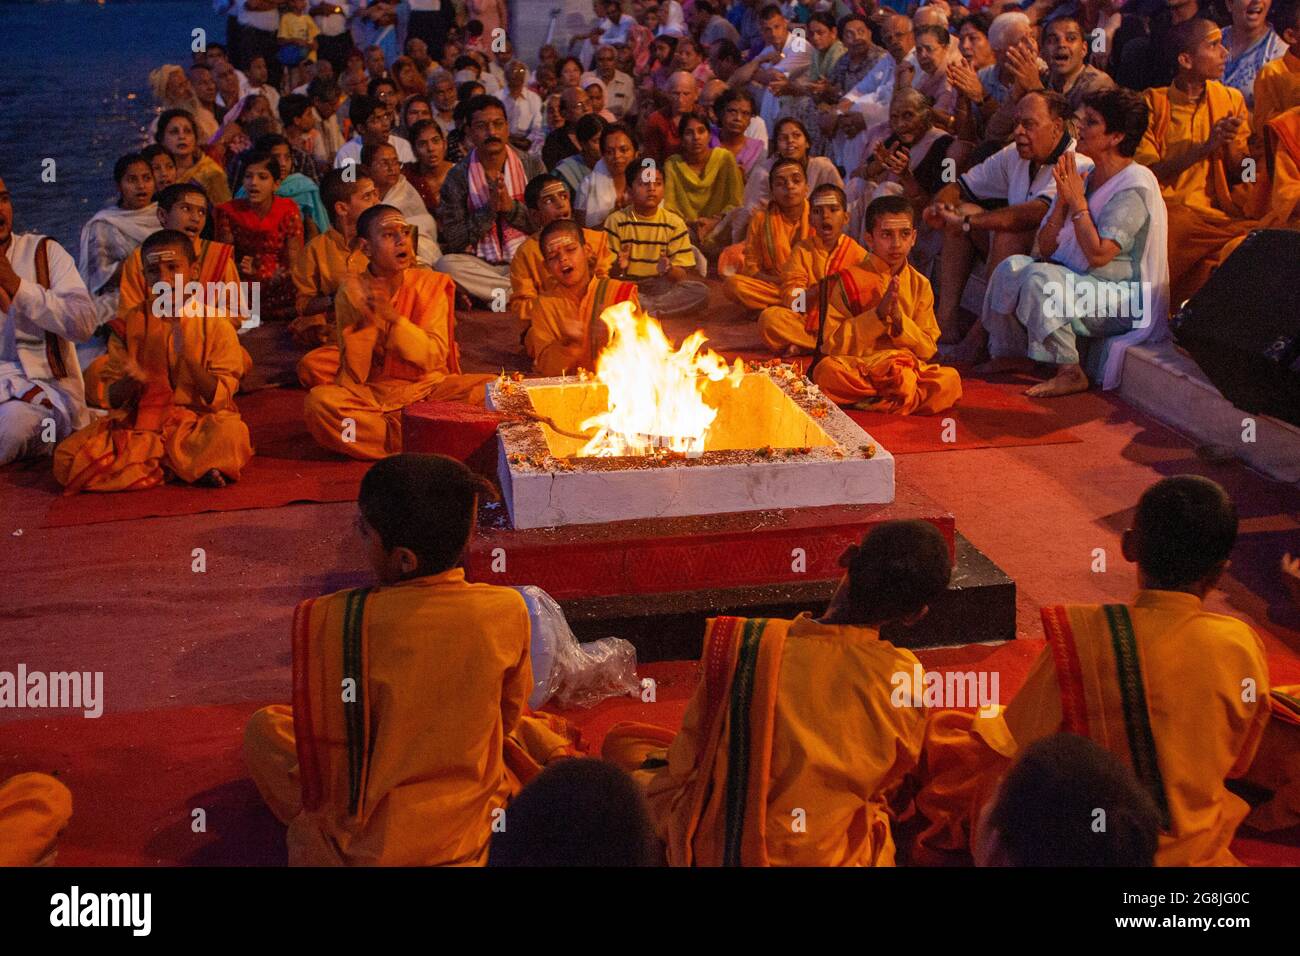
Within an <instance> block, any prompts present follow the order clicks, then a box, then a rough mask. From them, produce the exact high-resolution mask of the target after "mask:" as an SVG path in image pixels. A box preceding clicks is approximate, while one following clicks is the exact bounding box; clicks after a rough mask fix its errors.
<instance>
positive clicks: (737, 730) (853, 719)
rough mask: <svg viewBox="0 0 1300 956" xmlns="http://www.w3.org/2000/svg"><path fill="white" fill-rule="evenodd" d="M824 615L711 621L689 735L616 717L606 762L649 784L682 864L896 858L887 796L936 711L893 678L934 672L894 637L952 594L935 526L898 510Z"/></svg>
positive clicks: (855, 550) (857, 555) (855, 553)
mask: <svg viewBox="0 0 1300 956" xmlns="http://www.w3.org/2000/svg"><path fill="white" fill-rule="evenodd" d="M841 563H842V564H843V565H844V566H845V567H846V569H847V573H846V574H845V576H844V579H843V581H841V583H840V586H839V589H838V590H837V591H836V593H835V596H834V597H833V598H832V599H831V603H830V607H828V608H827V610H826V613H825V614H824V615H823V616H822V617H821V618H820V619H814V618H812V617H811V616H809V615H807V614H801V615H799V617H797V618H795V619H794V620H793V621H781V620H774V619H763V618H757V619H743V618H734V617H723V618H715V619H712V620H710V622H709V624H708V628H707V630H706V631H705V636H704V656H703V659H702V660H701V662H700V670H701V679H700V685H699V687H697V688H696V691H695V694H694V695H693V696H692V697H691V701H690V703H689V704H688V705H687V709H686V716H685V718H684V719H683V721H682V728H681V731H680V732H678V733H677V734H676V735H674V734H673V733H672V732H671V731H667V730H664V729H663V728H658V727H654V726H651V725H648V724H634V723H622V724H617V725H615V726H614V727H613V728H612V729H611V730H610V732H609V734H608V736H607V737H606V738H605V744H604V747H603V753H602V755H603V756H604V757H605V759H607V760H610V761H611V762H613V763H616V764H618V765H619V766H622V767H623V768H624V769H626V770H628V771H630V772H632V773H633V775H634V776H635V777H637V778H638V780H640V781H641V782H642V783H643V784H644V785H645V786H646V788H647V790H646V793H647V798H648V800H649V803H650V815H651V818H652V819H653V820H654V824H655V829H656V832H657V833H658V835H659V837H660V839H662V840H663V841H664V843H665V844H666V849H667V855H668V863H669V864H670V865H672V866H692V865H694V866H892V865H893V864H894V840H893V835H892V830H891V817H892V812H891V810H890V807H889V798H890V795H891V793H892V791H893V790H894V788H895V787H896V786H897V784H899V783H900V782H901V781H902V779H903V777H904V776H905V775H906V774H908V773H909V772H910V771H911V770H912V768H913V767H914V766H915V764H916V761H917V758H918V756H919V754H920V747H921V740H922V737H923V732H924V726H925V713H924V710H923V708H921V707H920V706H919V705H917V706H911V705H910V704H908V705H904V706H899V705H897V704H896V703H895V700H894V698H895V696H896V695H895V693H894V688H895V687H897V686H898V685H899V683H900V681H899V675H902V677H904V678H905V679H906V680H907V681H911V680H912V675H914V673H915V672H916V671H917V670H919V669H920V667H921V665H920V662H919V661H917V659H916V657H915V656H914V655H913V654H912V653H911V652H910V651H906V650H903V649H901V648H897V647H894V646H893V645H892V644H889V643H888V642H887V641H883V640H881V638H880V629H881V627H883V626H884V625H885V624H888V623H891V622H899V623H903V624H913V623H915V622H916V621H918V620H920V619H921V618H922V617H923V616H924V615H925V613H926V611H927V610H928V607H929V605H930V603H931V602H932V601H934V600H935V599H937V598H938V597H939V596H940V595H942V594H943V593H944V590H945V589H946V588H947V586H948V580H949V577H950V575H951V572H952V561H951V557H950V555H949V552H948V544H947V542H946V541H944V539H943V536H942V535H941V534H940V533H939V531H938V529H936V528H935V527H934V525H932V524H929V523H927V522H923V521H889V522H885V523H884V524H881V525H879V526H877V527H876V528H873V529H872V530H871V531H870V532H869V533H868V534H867V535H866V537H865V538H864V539H863V541H862V545H861V546H860V547H852V548H849V549H848V551H847V552H846V553H845V555H844V557H843V559H842V562H841Z"/></svg>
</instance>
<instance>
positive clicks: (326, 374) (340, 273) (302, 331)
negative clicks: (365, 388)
mask: <svg viewBox="0 0 1300 956" xmlns="http://www.w3.org/2000/svg"><path fill="white" fill-rule="evenodd" d="M368 265H370V260H369V259H368V258H367V257H366V254H365V253H364V252H362V251H361V250H359V249H352V248H350V247H349V246H348V242H347V240H346V239H344V238H343V233H341V232H339V231H338V230H337V229H330V230H329V231H328V232H324V233H321V234H320V235H319V236H316V237H315V238H313V239H312V240H311V241H310V242H308V243H307V244H306V245H305V246H303V247H302V252H301V253H300V254H299V255H298V258H297V259H296V260H294V262H293V268H292V269H291V273H290V274H291V275H292V276H293V285H294V289H295V290H296V292H297V298H296V300H295V303H294V306H295V308H296V309H297V310H298V317H297V318H296V319H294V320H293V322H291V323H290V324H289V329H290V331H291V332H292V333H293V336H294V338H295V339H296V340H297V341H298V342H300V343H302V344H303V345H308V346H315V347H314V348H312V350H311V351H310V352H308V353H307V354H306V355H304V356H303V357H302V358H301V359H300V360H299V361H298V381H299V382H301V383H302V387H303V388H314V387H315V386H317V385H328V384H329V383H330V382H332V381H334V379H335V377H336V376H337V375H338V371H339V348H338V342H337V341H336V338H335V328H334V319H333V316H331V315H329V314H328V313H325V312H314V313H306V312H304V311H303V309H305V308H306V306H307V303H309V302H310V301H311V300H312V299H315V298H318V297H320V296H323V295H335V294H337V293H338V291H339V286H341V285H342V284H343V280H344V279H345V278H347V276H348V275H354V274H357V273H360V272H363V271H365V269H366V267H367V266H368Z"/></svg>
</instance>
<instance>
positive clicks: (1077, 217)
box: [1070, 206, 1088, 222]
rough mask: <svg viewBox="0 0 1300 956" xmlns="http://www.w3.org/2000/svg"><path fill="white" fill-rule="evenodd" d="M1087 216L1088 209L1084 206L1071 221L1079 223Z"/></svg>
mask: <svg viewBox="0 0 1300 956" xmlns="http://www.w3.org/2000/svg"><path fill="white" fill-rule="evenodd" d="M1086 215H1088V207H1087V206H1084V207H1083V208H1082V209H1080V210H1079V211H1078V212H1076V213H1075V214H1074V215H1073V216H1071V217H1070V221H1071V222H1078V221H1079V219H1080V218H1081V217H1083V216H1086Z"/></svg>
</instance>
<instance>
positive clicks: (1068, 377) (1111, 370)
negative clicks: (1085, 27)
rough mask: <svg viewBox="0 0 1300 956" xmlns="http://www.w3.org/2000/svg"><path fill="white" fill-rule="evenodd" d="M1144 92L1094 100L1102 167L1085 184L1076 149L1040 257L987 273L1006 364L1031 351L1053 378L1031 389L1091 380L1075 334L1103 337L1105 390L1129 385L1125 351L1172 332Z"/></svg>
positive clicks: (999, 363)
mask: <svg viewBox="0 0 1300 956" xmlns="http://www.w3.org/2000/svg"><path fill="white" fill-rule="evenodd" d="M1147 121H1148V110H1147V106H1146V101H1145V100H1144V99H1143V97H1142V96H1141V94H1139V93H1134V92H1133V91H1131V90H1126V89H1112V90H1103V91H1100V92H1096V93H1092V94H1090V95H1088V96H1087V97H1085V98H1084V101H1083V119H1082V122H1081V123H1080V128H1079V137H1078V151H1079V152H1081V153H1083V154H1084V155H1085V156H1088V157H1089V158H1091V159H1092V161H1093V163H1094V164H1095V166H1094V168H1093V170H1092V172H1090V173H1089V174H1088V176H1087V179H1086V180H1085V179H1084V178H1083V177H1081V176H1080V175H1079V172H1078V170H1077V168H1076V164H1075V161H1074V154H1073V153H1072V152H1067V153H1065V154H1063V155H1062V156H1061V158H1060V160H1059V161H1058V162H1057V164H1056V168H1055V169H1054V170H1053V175H1054V177H1055V180H1056V198H1055V199H1054V200H1053V202H1052V206H1051V208H1050V209H1049V210H1048V213H1047V217H1046V218H1045V219H1044V220H1043V223H1042V225H1041V226H1040V227H1039V229H1038V238H1037V247H1038V253H1039V258H1038V259H1034V258H1032V257H1030V256H1011V257H1010V258H1008V259H1005V260H1003V262H1002V264H1001V265H999V266H998V267H997V269H996V270H995V271H994V272H993V275H992V276H991V277H990V279H989V286H988V291H987V292H986V293H985V296H984V314H983V316H982V318H981V321H982V322H983V324H984V327H985V329H987V330H988V333H989V352H990V354H991V355H992V357H993V361H992V362H990V363H989V365H988V366H985V369H986V370H988V371H998V370H1003V369H1007V368H1011V367H1015V366H1018V365H1024V364H1025V362H1026V359H1028V360H1032V361H1035V362H1046V363H1049V364H1050V365H1052V366H1054V367H1055V369H1056V372H1055V374H1054V375H1053V376H1052V377H1051V378H1050V379H1048V380H1047V381H1046V382H1042V383H1040V384H1038V385H1035V386H1033V387H1032V388H1030V389H1028V390H1027V391H1026V394H1028V395H1031V396H1034V397H1038V398H1047V397H1052V396H1057V395H1069V394H1072V393H1074V392H1081V391H1084V390H1086V389H1087V388H1088V385H1089V378H1088V374H1087V372H1085V371H1084V369H1083V366H1082V365H1081V363H1080V356H1079V350H1078V344H1077V336H1080V335H1082V336H1086V337H1088V338H1093V339H1100V340H1101V341H1100V342H1099V343H1098V345H1099V346H1100V348H1099V350H1095V351H1096V352H1097V354H1096V356H1092V355H1090V356H1089V359H1090V361H1089V365H1090V367H1093V368H1094V375H1095V376H1096V377H1098V378H1100V381H1101V385H1102V388H1114V387H1115V386H1116V385H1118V384H1119V377H1120V371H1121V369H1122V368H1123V362H1124V351H1125V349H1127V347H1128V346H1130V345H1136V344H1137V343H1138V342H1141V341H1143V340H1145V339H1148V338H1156V339H1158V338H1160V337H1162V336H1163V335H1165V334H1166V331H1167V328H1168V324H1167V323H1168V318H1169V258H1168V242H1169V230H1168V224H1167V217H1166V212H1165V202H1164V198H1163V197H1162V196H1161V193H1160V184H1159V183H1158V182H1157V181H1156V178H1155V176H1154V175H1153V174H1152V173H1151V171H1150V170H1149V169H1147V168H1146V167H1145V166H1142V165H1140V164H1139V163H1135V162H1134V161H1133V155H1134V153H1135V152H1136V151H1137V147H1138V144H1139V143H1140V142H1141V141H1142V136H1143V135H1144V133H1145V132H1146V128H1147Z"/></svg>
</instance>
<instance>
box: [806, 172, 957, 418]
mask: <svg viewBox="0 0 1300 956" xmlns="http://www.w3.org/2000/svg"><path fill="white" fill-rule="evenodd" d="M864 220H865V223H866V229H867V236H866V240H867V246H868V248H870V250H871V254H870V255H869V256H868V257H867V259H866V261H865V262H863V263H862V265H861V266H857V267H854V268H849V269H844V270H842V271H840V272H839V273H838V274H837V276H836V281H835V283H834V288H832V289H831V290H830V295H829V302H828V305H827V310H826V319H825V325H826V327H825V328H824V329H823V330H822V333H821V351H822V354H823V355H824V356H825V357H824V358H823V359H822V360H821V361H820V362H818V363H817V365H816V367H815V368H814V370H813V373H812V376H813V381H815V382H816V383H817V385H818V386H819V387H820V388H821V390H822V391H823V392H824V393H825V395H826V397H827V398H829V399H830V400H831V401H833V402H835V403H836V404H837V405H851V406H853V407H855V408H865V409H870V410H872V411H880V412H894V413H896V414H900V415H912V414H921V415H928V414H934V413H935V412H941V411H943V410H945V409H947V408H951V407H952V406H953V405H954V404H955V403H956V402H957V400H958V399H960V398H961V376H960V375H959V374H958V373H957V370H956V369H954V368H949V367H947V366H943V365H935V364H932V363H931V362H930V361H929V360H930V359H931V358H933V357H934V354H935V352H936V351H937V350H938V342H939V323H938V322H937V321H936V320H935V315H934V293H933V292H932V291H931V289H930V280H929V279H927V278H926V277H925V276H923V275H921V273H919V272H917V271H916V270H915V269H914V268H912V266H911V264H910V263H909V262H908V261H907V256H908V254H909V253H910V252H911V251H912V246H914V245H915V244H916V218H915V213H914V212H913V209H912V205H911V203H909V202H908V201H907V199H906V198H905V197H903V196H881V197H879V198H878V199H875V200H873V201H872V202H871V204H870V205H869V206H868V207H867V209H866V213H865V216H864ZM845 316H847V318H845ZM814 328H816V325H814Z"/></svg>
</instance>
